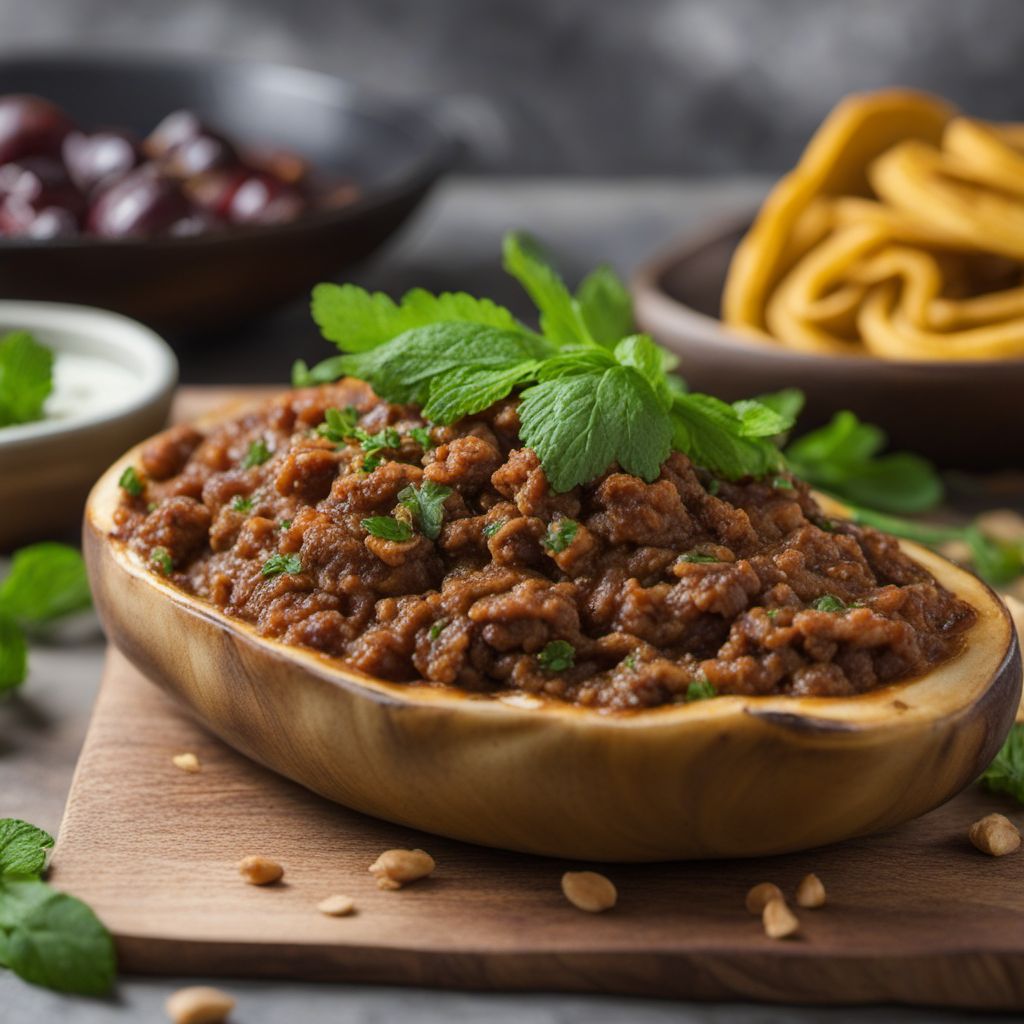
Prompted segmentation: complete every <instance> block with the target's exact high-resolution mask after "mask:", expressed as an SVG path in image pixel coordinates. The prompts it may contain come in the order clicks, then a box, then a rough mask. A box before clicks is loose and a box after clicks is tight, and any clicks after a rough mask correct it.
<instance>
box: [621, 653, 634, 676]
mask: <svg viewBox="0 0 1024 1024" xmlns="http://www.w3.org/2000/svg"><path fill="white" fill-rule="evenodd" d="M622 667H623V668H625V669H628V670H629V671H630V672H635V671H636V655H635V654H627V655H626V656H625V657H624V658H623V659H622Z"/></svg>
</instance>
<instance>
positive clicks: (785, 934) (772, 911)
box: [761, 898, 800, 939]
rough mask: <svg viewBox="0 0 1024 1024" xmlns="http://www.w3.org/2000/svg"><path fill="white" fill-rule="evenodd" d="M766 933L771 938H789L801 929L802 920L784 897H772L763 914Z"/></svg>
mask: <svg viewBox="0 0 1024 1024" xmlns="http://www.w3.org/2000/svg"><path fill="white" fill-rule="evenodd" d="M761 923H762V924H763V925H764V933H765V935H767V936H768V938H769V939H788V938H789V937H790V936H791V935H795V934H796V933H797V932H798V931H799V930H800V922H799V921H798V920H797V919H796V915H795V914H794V913H793V911H792V910H790V909H789V907H787V906H786V901H785V900H782V899H777V898H776V899H771V900H769V901H768V902H767V903H766V904H765V907H764V911H763V913H762V914H761Z"/></svg>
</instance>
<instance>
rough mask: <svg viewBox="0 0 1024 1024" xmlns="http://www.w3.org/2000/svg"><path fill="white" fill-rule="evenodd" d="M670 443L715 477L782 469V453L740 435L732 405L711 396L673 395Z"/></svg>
mask: <svg viewBox="0 0 1024 1024" xmlns="http://www.w3.org/2000/svg"><path fill="white" fill-rule="evenodd" d="M672 417H673V428H674V434H673V445H674V446H675V447H676V448H678V449H679V450H680V451H683V452H686V454H687V455H689V456H690V458H691V459H693V461H694V462H696V463H697V464H698V465H700V466H703V467H704V468H705V469H709V470H711V471H712V472H713V473H715V474H716V475H718V476H723V477H725V478H727V479H729V480H737V479H739V478H740V477H744V476H763V475H764V474H765V473H770V472H773V471H774V470H776V469H781V468H782V464H783V459H782V453H781V452H780V451H779V449H778V448H777V447H776V446H775V445H774V444H772V442H771V441H768V440H765V439H763V438H759V437H746V436H744V435H743V430H744V426H743V421H742V419H741V415H740V413H738V412H737V411H736V410H735V409H734V408H733V407H732V406H731V405H728V404H726V403H725V402H722V401H720V400H719V399H717V398H713V397H712V396H711V395H702V394H694V393H691V394H685V395H678V394H677V395H676V396H675V397H674V399H673V401H672Z"/></svg>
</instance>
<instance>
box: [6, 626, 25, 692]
mask: <svg viewBox="0 0 1024 1024" xmlns="http://www.w3.org/2000/svg"><path fill="white" fill-rule="evenodd" d="M26 675H28V643H27V642H26V640H25V634H24V633H23V632H22V631H21V627H20V626H19V625H18V624H17V623H16V622H15V621H14V619H13V618H11V617H10V616H9V615H7V614H4V613H0V694H2V693H4V692H5V691H7V690H13V689H14V688H15V687H16V686H20V685H21V684H22V683H23V682H24V681H25V676H26Z"/></svg>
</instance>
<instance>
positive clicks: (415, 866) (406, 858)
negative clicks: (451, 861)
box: [370, 850, 435, 889]
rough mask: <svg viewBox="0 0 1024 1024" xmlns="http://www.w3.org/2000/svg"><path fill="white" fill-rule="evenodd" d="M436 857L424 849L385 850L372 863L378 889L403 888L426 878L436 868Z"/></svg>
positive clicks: (371, 868) (371, 867)
mask: <svg viewBox="0 0 1024 1024" xmlns="http://www.w3.org/2000/svg"><path fill="white" fill-rule="evenodd" d="M434 867H435V864H434V858H433V857H431V856H430V854H429V853H424V852H423V850H385V851H384V853H382V854H381V855H380V856H379V857H378V858H377V859H376V860H375V861H374V862H373V863H372V864H371V865H370V874H371V875H373V877H374V878H376V879H377V888H378V889H401V888H402V886H403V885H408V884H409V883H410V882H415V881H417V880H418V879H420V878H426V877H427V875H429V874H430V873H431V872H432V871H433V870H434Z"/></svg>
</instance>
